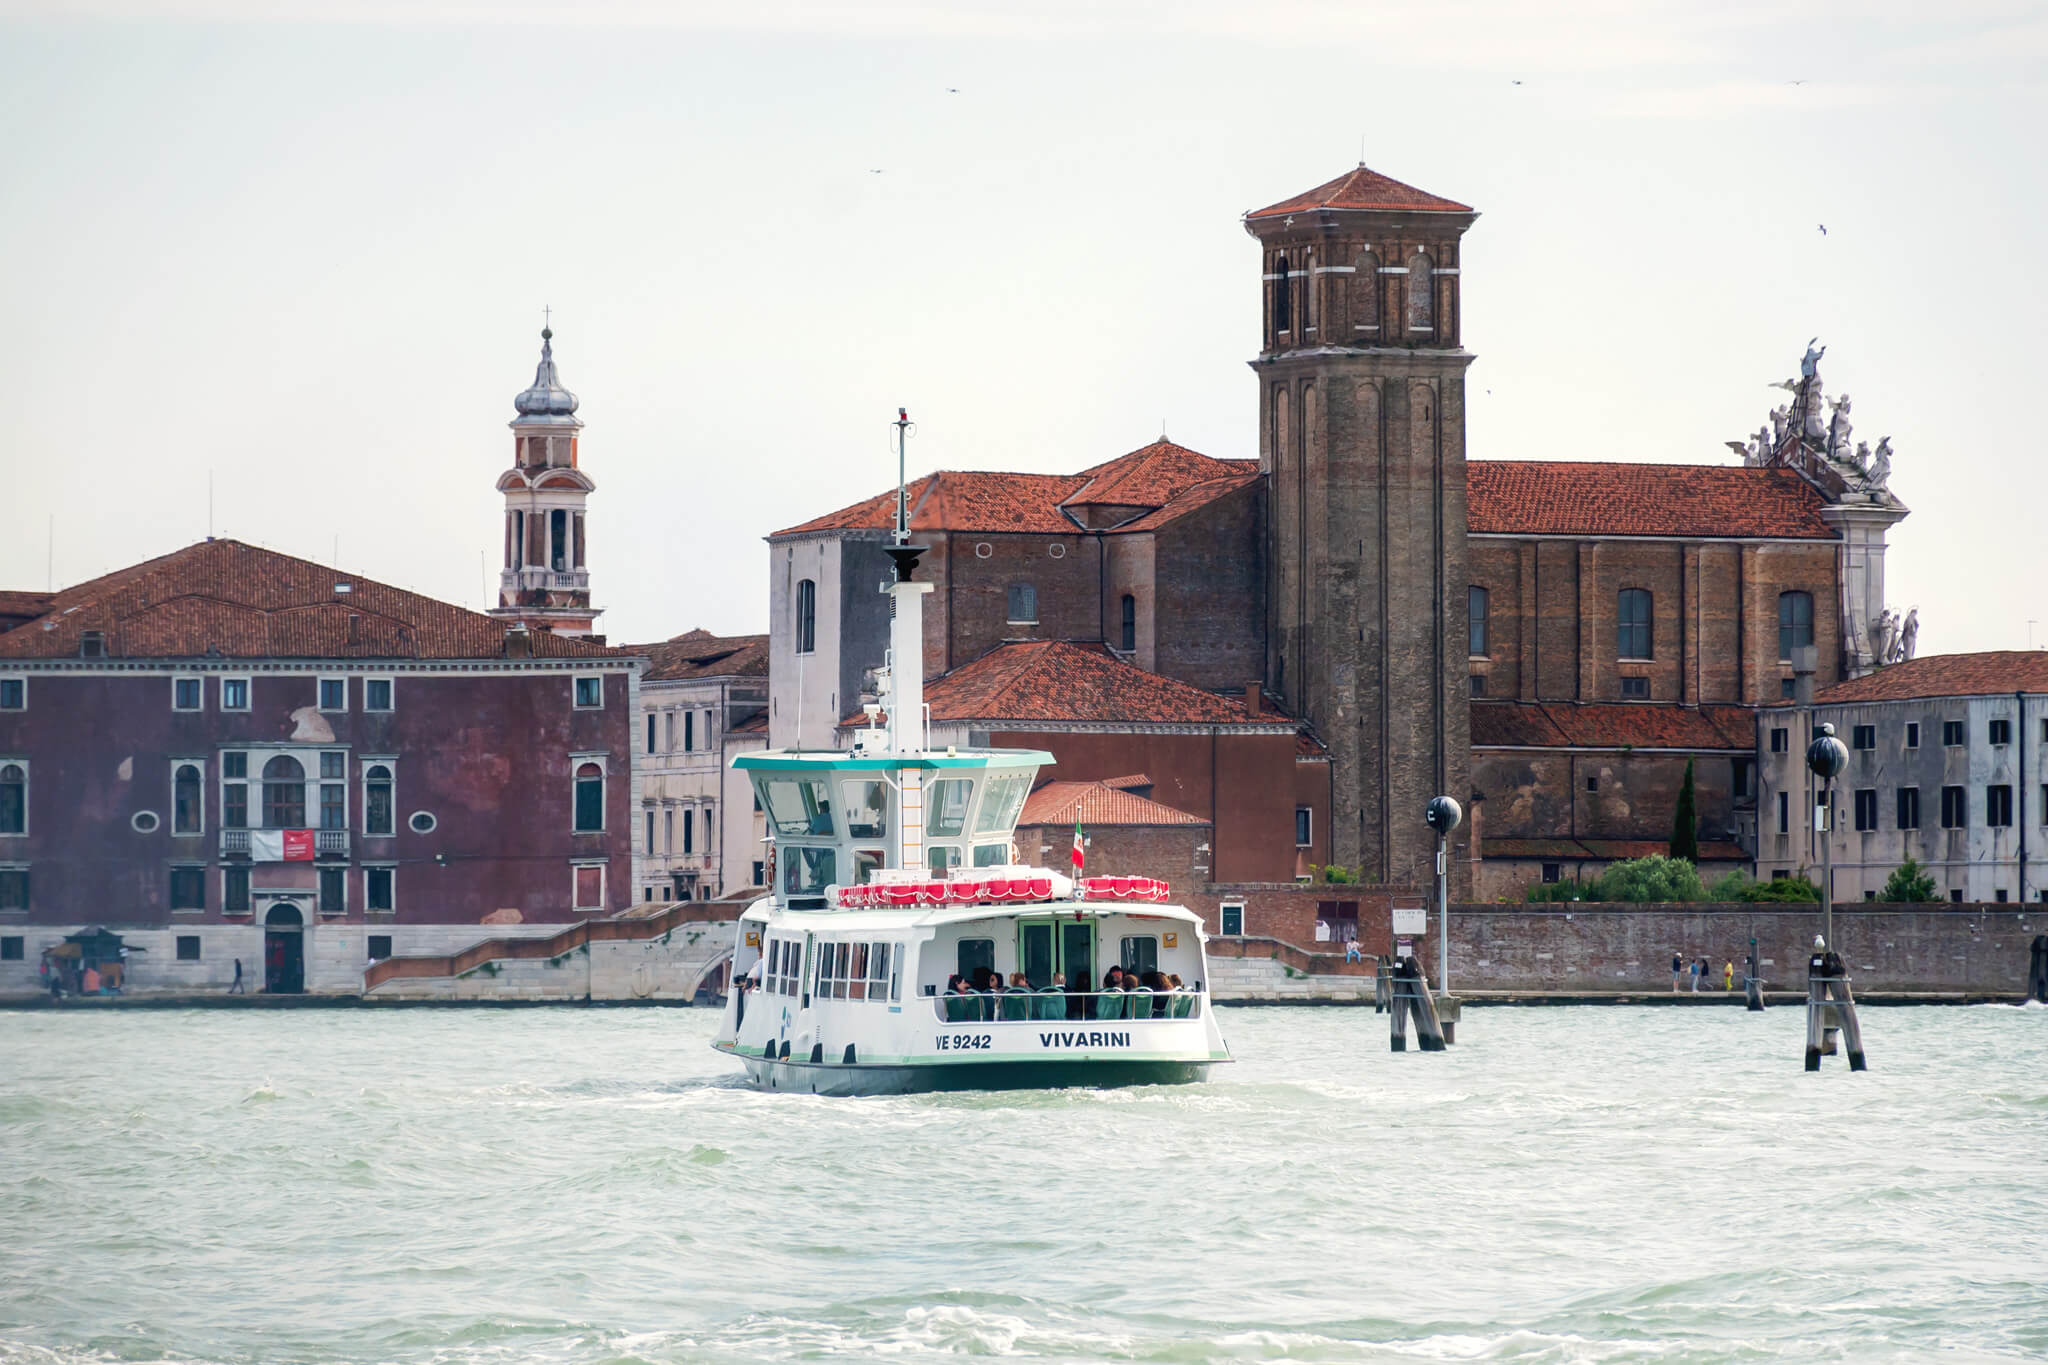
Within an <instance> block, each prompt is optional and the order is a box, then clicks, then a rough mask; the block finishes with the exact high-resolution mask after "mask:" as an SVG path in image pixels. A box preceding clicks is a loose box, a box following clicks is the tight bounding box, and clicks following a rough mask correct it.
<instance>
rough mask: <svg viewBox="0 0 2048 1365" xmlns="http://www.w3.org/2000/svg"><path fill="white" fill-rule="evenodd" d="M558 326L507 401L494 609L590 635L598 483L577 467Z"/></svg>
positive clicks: (562, 631) (537, 626)
mask: <svg viewBox="0 0 2048 1365" xmlns="http://www.w3.org/2000/svg"><path fill="white" fill-rule="evenodd" d="M554 338H555V333H554V329H553V328H552V327H543V328H542V329H541V334H540V366H539V368H538V369H536V370H535V371H534V375H533V385H532V387H530V388H528V389H527V390H526V391H525V392H523V393H521V394H520V395H519V396H518V397H516V398H514V399H513V400H512V407H513V410H514V411H515V412H516V413H517V414H518V415H517V416H515V417H514V418H513V419H512V422H511V427H512V438H513V439H512V467H511V468H510V469H508V470H506V471H505V472H504V473H503V474H500V475H499V476H498V491H499V492H500V493H503V494H504V495H505V564H504V569H503V570H502V572H500V574H499V575H498V605H497V606H496V607H494V608H492V609H491V615H493V616H496V617H499V618H501V619H504V620H506V621H508V622H511V621H517V622H520V623H522V624H524V625H525V626H526V628H527V629H529V630H546V631H552V632H554V633H555V634H557V635H589V634H592V633H593V631H594V630H595V628H596V625H597V618H598V615H599V610H600V609H599V608H596V607H593V606H591V605H590V570H589V568H588V561H587V558H586V556H587V553H588V549H589V537H588V530H587V526H586V523H585V521H584V511H585V509H584V502H585V500H586V499H587V498H588V497H589V496H590V494H591V493H592V492H594V491H595V490H596V488H597V485H596V484H595V483H592V482H591V480H590V476H589V475H587V474H585V473H584V472H583V471H582V469H581V468H579V467H578V452H577V433H578V432H580V431H581V430H583V423H582V421H581V420H579V419H578V418H577V416H576V395H575V394H573V393H571V392H569V391H568V390H567V389H565V388H563V387H562V383H561V380H560V379H559V378H558V377H557V376H556V374H555V350H554Z"/></svg>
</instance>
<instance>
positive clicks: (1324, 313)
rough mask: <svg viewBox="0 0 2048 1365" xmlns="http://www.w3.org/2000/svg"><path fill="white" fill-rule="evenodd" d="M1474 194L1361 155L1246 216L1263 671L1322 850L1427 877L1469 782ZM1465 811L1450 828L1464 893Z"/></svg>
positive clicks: (1377, 873) (1413, 877)
mask: <svg viewBox="0 0 2048 1365" xmlns="http://www.w3.org/2000/svg"><path fill="white" fill-rule="evenodd" d="M1477 217H1478V214H1477V213H1475V212H1474V211H1473V210H1472V209H1471V208H1469V207H1468V206H1466V205H1464V204H1459V203H1454V202H1453V201H1451V200H1449V199H1443V198H1439V197H1438V196H1436V195H1434V194H1429V193H1426V192H1424V191H1422V190H1418V189H1416V188H1414V187H1413V186H1410V185H1404V184H1402V183H1401V182H1399V181H1397V180H1392V179H1389V178H1388V177H1386V176H1384V175H1381V174H1379V173H1378V172H1376V171H1373V170H1369V169H1367V168H1366V167H1365V166H1364V165H1360V166H1359V167H1358V169H1356V170H1354V171H1347V172H1345V173H1344V174H1343V175H1341V176H1339V177H1338V178H1337V179H1335V180H1332V181H1330V182H1329V183H1328V184H1326V185H1319V186H1317V187H1316V188H1315V189H1312V190H1310V191H1308V192H1307V193H1306V194H1299V195H1296V196H1294V197H1293V198H1291V199H1286V200H1282V201H1281V202H1280V203H1277V204H1274V205H1273V206H1271V207H1270V208H1263V209H1259V210H1256V211H1255V212H1252V213H1248V214H1246V215H1245V218H1244V226H1245V230H1246V231H1247V232H1249V233H1250V234H1251V235H1252V236H1253V237H1255V238H1257V239H1258V242H1259V248H1260V252H1261V260H1262V264H1261V279H1262V281H1263V283H1262V285H1261V289H1262V292H1263V294H1264V306H1263V309H1262V315H1263V318H1264V333H1263V345H1262V346H1261V348H1260V351H1259V355H1258V357H1257V359H1255V360H1253V361H1252V362H1251V366H1252V371H1253V373H1254V374H1256V375H1257V376H1258V379H1259V462H1260V467H1261V469H1262V470H1263V471H1264V472H1265V474H1266V479H1267V497H1266V564H1267V584H1266V639H1267V648H1266V681H1267V683H1268V684H1269V685H1270V686H1271V687H1272V688H1273V689H1274V690H1275V691H1276V692H1278V693H1279V694H1280V695H1281V696H1283V697H1284V698H1286V700H1287V702H1288V704H1289V705H1290V706H1291V707H1292V708H1294V709H1295V710H1296V711H1297V712H1298V713H1300V714H1303V715H1305V716H1307V717H1308V718H1309V719H1310V720H1311V721H1312V722H1313V723H1314V725H1315V726H1316V728H1317V730H1318V732H1319V733H1320V734H1321V735H1322V737H1323V739H1324V740H1325V741H1326V742H1327V743H1328V744H1329V746H1330V749H1331V757H1332V759H1333V760H1334V765H1335V766H1334V771H1333V788H1334V795H1333V798H1332V804H1333V807H1334V809H1333V810H1332V811H1331V812H1330V834H1331V848H1332V857H1333V859H1334V861H1336V862H1338V863H1342V864H1345V865H1347V866H1353V865H1355V866H1357V867H1359V868H1360V869H1361V872H1362V874H1363V876H1364V878H1365V879H1366V880H1368V881H1386V882H1393V883H1396V884H1406V885H1414V886H1419V887H1427V886H1431V885H1433V884H1434V877H1435V851H1436V837H1435V835H1434V834H1433V833H1432V832H1431V831H1430V829H1429V827H1428V826H1427V825H1425V824H1424V823H1423V808H1424V806H1425V805H1426V804H1427V802H1428V801H1429V798H1430V797H1432V796H1435V795H1438V794H1439V793H1442V794H1445V795H1449V796H1453V797H1456V798H1457V799H1458V801H1459V802H1460V803H1461V804H1463V803H1464V802H1465V801H1466V799H1467V798H1468V797H1469V796H1470V795H1471V713H1470V706H1469V702H1468V696H1467V688H1468V683H1467V673H1468V670H1467V667H1466V645H1467V641H1466V620H1465V613H1466V606H1465V590H1466V572H1465V367H1466V366H1468V365H1470V364H1471V363H1472V356H1471V355H1470V354H1468V353H1467V352H1466V351H1465V349H1464V348H1463V346H1462V345H1460V344H1459V333H1458V315H1459V302H1458V279H1459V276H1458V248H1459V241H1460V239H1461V238H1462V237H1463V236H1464V233H1465V229H1466V228H1468V227H1470V226H1471V225H1472V223H1473V220H1474V219H1475V218H1477ZM1471 828H1472V825H1471V822H1470V821H1467V822H1466V823H1465V824H1464V825H1463V826H1462V827H1461V828H1460V829H1459V830H1458V832H1457V833H1456V834H1455V835H1453V836H1452V843H1451V870H1452V891H1453V894H1454V895H1455V894H1462V893H1464V892H1466V891H1468V890H1469V885H1470V880H1471V878H1470V872H1469V862H1468V859H1469V852H1468V850H1467V848H1466V841H1467V840H1468V839H1469V837H1470V830H1471Z"/></svg>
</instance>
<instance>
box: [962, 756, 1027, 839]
mask: <svg viewBox="0 0 2048 1365" xmlns="http://www.w3.org/2000/svg"><path fill="white" fill-rule="evenodd" d="M1033 776H1034V773H1033V772H1031V771H1013V772H993V773H990V774H989V776H988V777H987V778H986V779H985V780H984V781H983V783H982V793H981V812H980V814H979V815H977V816H976V817H975V821H974V832H975V833H976V834H997V833H1001V834H1007V833H1009V832H1010V829H1011V828H1012V827H1013V826H1014V825H1015V824H1016V823H1017V812H1018V811H1019V810H1021V809H1023V806H1024V798H1025V796H1027V795H1028V794H1029V793H1030V791H1031V779H1032V777H1033Z"/></svg>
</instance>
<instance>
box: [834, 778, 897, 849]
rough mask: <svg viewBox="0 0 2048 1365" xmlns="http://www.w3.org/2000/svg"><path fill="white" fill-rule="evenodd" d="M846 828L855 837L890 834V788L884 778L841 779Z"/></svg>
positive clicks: (840, 788)
mask: <svg viewBox="0 0 2048 1365" xmlns="http://www.w3.org/2000/svg"><path fill="white" fill-rule="evenodd" d="M839 795H840V797H841V799H842V800H843V801H844V802H845V805H844V807H843V809H844V811H845V813H846V832H847V834H848V835H849V836H850V837H852V838H855V839H886V838H888V837H889V788H888V786H887V785H886V784H885V783H881V782H866V781H857V782H841V783H840V784H839Z"/></svg>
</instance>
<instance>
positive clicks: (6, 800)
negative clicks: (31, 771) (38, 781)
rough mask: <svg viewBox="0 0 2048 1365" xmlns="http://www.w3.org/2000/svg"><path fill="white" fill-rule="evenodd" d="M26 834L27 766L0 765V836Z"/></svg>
mask: <svg viewBox="0 0 2048 1365" xmlns="http://www.w3.org/2000/svg"><path fill="white" fill-rule="evenodd" d="M26 833H28V765H27V764H25V763H0V834H26Z"/></svg>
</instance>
